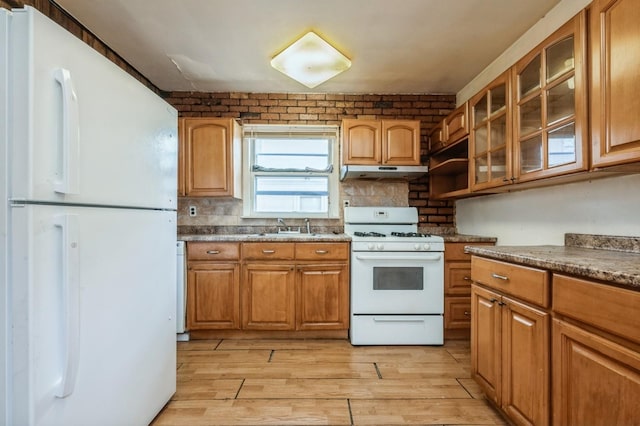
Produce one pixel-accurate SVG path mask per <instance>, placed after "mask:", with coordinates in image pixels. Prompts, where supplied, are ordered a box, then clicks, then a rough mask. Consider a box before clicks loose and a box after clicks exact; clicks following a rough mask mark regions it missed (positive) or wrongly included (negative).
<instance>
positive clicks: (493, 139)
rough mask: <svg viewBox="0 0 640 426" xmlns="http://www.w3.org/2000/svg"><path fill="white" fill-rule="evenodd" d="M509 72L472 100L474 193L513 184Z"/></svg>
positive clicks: (471, 132) (472, 185) (471, 155)
mask: <svg viewBox="0 0 640 426" xmlns="http://www.w3.org/2000/svg"><path fill="white" fill-rule="evenodd" d="M509 81H510V80H509V73H508V72H506V73H504V74H502V75H501V76H500V77H498V78H497V79H496V80H494V81H493V82H492V83H491V84H489V85H488V86H487V87H486V88H485V89H484V90H483V91H481V92H480V93H479V94H478V95H476V96H474V97H473V98H472V99H471V100H470V105H471V131H470V134H471V136H470V141H471V147H472V148H471V153H470V160H471V167H470V169H471V174H472V177H471V187H472V189H474V190H477V189H484V188H489V187H495V186H499V185H504V184H505V183H508V182H510V181H509V178H510V177H511V175H512V173H511V162H510V155H509V150H510V143H509V141H510V123H511V122H512V121H511V111H510V110H511V108H510V85H509Z"/></svg>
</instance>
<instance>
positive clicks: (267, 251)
mask: <svg viewBox="0 0 640 426" xmlns="http://www.w3.org/2000/svg"><path fill="white" fill-rule="evenodd" d="M275 252H276V251H275V250H262V253H264V254H273V253H275Z"/></svg>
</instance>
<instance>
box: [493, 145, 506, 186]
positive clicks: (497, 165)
mask: <svg viewBox="0 0 640 426" xmlns="http://www.w3.org/2000/svg"><path fill="white" fill-rule="evenodd" d="M506 176H507V150H506V149H500V150H498V151H494V152H492V153H491V178H492V179H502V178H505V177H506Z"/></svg>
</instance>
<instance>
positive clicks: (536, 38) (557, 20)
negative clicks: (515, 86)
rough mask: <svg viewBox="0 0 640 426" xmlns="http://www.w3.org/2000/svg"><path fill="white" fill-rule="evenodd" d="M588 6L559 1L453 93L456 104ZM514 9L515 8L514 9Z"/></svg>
mask: <svg viewBox="0 0 640 426" xmlns="http://www.w3.org/2000/svg"><path fill="white" fill-rule="evenodd" d="M589 3H591V0H562V1H560V3H558V4H557V5H556V7H554V8H553V9H551V10H550V11H549V13H547V14H546V15H545V16H543V17H542V19H540V20H539V21H538V22H537V23H536V24H535V25H534V26H533V27H531V28H530V29H529V30H528V31H527V32H526V33H524V34H523V35H522V37H520V38H519V39H518V40H516V42H515V43H513V44H512V45H511V46H510V47H509V48H507V50H505V51H504V52H503V53H502V54H501V55H500V56H499V57H498V58H497V59H496V60H495V61H493V62H492V63H491V64H490V65H489V66H488V67H487V68H485V69H484V70H483V71H482V72H481V73H480V74H478V75H477V76H476V77H475V78H474V79H473V80H471V81H470V82H469V83H468V84H467V85H466V86H465V87H463V88H462V89H461V90H460V91H459V92H458V93H457V96H456V98H457V103H458V105H460V104H462V103H463V102H465V101H467V100H468V99H469V98H470V97H472V96H473V95H475V94H476V93H478V92H479V91H480V90H482V88H484V87H485V86H486V85H487V84H489V83H491V82H492V81H493V80H494V79H495V78H496V77H497V76H499V75H500V74H501V73H502V72H504V71H505V70H507V69H508V68H510V67H511V66H512V65H513V64H515V63H516V61H518V60H519V59H520V58H522V57H523V56H524V55H526V54H527V53H529V51H531V50H532V49H533V48H534V47H536V46H537V45H538V44H539V43H540V42H542V41H543V40H544V39H545V38H547V37H548V36H549V35H551V34H552V33H553V32H554V31H555V30H557V29H558V28H560V27H561V26H562V25H563V24H564V23H565V22H567V21H569V19H571V18H573V17H574V16H575V15H576V14H577V13H578V12H580V11H581V10H582V9H584V8H585V7H586V6H587V5H589ZM514 7H517V6H514Z"/></svg>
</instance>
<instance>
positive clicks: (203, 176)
mask: <svg viewBox="0 0 640 426" xmlns="http://www.w3.org/2000/svg"><path fill="white" fill-rule="evenodd" d="M179 127H180V129H179V131H180V153H179V165H178V173H179V174H178V182H179V184H178V188H179V194H178V195H185V196H188V197H198V196H206V197H216V196H218V197H235V198H240V197H241V196H242V193H241V185H240V184H241V173H240V170H241V159H242V151H241V138H242V132H241V130H240V125H239V124H238V123H237V122H236V121H235V120H233V119H230V118H182V119H180V121H179ZM180 191H182V192H181V193H180Z"/></svg>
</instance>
